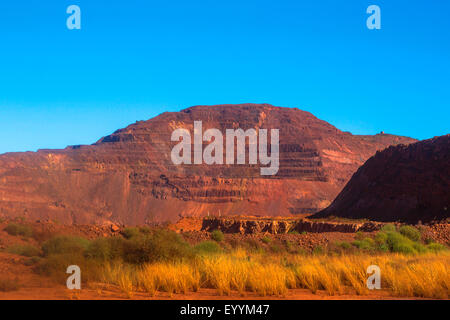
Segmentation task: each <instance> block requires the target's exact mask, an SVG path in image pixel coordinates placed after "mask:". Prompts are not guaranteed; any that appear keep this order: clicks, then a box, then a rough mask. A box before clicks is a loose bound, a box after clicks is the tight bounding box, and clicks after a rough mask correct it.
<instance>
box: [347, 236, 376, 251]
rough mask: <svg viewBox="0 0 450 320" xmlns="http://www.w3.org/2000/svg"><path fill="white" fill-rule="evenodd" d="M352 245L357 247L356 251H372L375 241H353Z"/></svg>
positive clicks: (366, 239)
mask: <svg viewBox="0 0 450 320" xmlns="http://www.w3.org/2000/svg"><path fill="white" fill-rule="evenodd" d="M352 244H353V245H354V246H355V247H357V248H358V249H361V250H368V251H370V250H373V249H374V247H375V246H374V245H375V241H374V240H373V239H371V238H364V239H363V240H355V241H353V242H352Z"/></svg>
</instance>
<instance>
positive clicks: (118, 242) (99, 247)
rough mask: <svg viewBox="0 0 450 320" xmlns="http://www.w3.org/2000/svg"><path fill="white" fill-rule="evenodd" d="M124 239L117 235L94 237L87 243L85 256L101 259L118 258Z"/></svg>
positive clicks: (121, 251)
mask: <svg viewBox="0 0 450 320" xmlns="http://www.w3.org/2000/svg"><path fill="white" fill-rule="evenodd" d="M125 241H126V240H124V239H122V238H119V237H113V238H99V239H96V240H94V241H92V242H91V243H90V244H89V246H88V248H87V250H86V251H85V256H86V257H87V258H90V259H96V260H101V261H110V260H116V259H119V258H121V257H122V255H123V246H124V242H125Z"/></svg>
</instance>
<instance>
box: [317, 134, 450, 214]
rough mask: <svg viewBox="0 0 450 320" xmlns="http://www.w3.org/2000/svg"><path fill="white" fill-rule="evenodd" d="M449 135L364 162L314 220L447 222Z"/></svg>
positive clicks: (402, 147)
mask: <svg viewBox="0 0 450 320" xmlns="http://www.w3.org/2000/svg"><path fill="white" fill-rule="evenodd" d="M449 191H450V135H446V136H442V137H438V138H434V139H430V140H425V141H420V142H417V143H414V144H410V145H408V146H406V145H400V146H395V147H390V148H388V149H386V150H384V151H382V152H378V153H377V154H376V155H375V156H374V157H372V158H370V159H369V160H368V161H367V162H366V163H365V164H364V165H363V166H362V167H361V168H360V169H359V170H358V171H357V172H356V173H355V174H354V176H353V177H352V179H351V180H350V182H349V183H348V184H347V185H346V186H345V188H344V189H343V190H342V192H341V193H340V194H339V196H338V197H337V198H336V200H335V201H334V202H333V203H332V204H331V206H329V207H328V208H326V209H325V210H323V211H322V212H319V213H318V214H316V215H315V217H326V216H340V217H347V218H368V219H371V220H378V221H402V222H409V223H417V222H418V221H422V222H430V221H433V220H442V219H446V218H448V217H449V212H450V192H449Z"/></svg>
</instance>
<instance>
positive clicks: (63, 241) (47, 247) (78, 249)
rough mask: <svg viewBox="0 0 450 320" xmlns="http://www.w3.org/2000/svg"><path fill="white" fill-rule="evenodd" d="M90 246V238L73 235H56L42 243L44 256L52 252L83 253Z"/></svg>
mask: <svg viewBox="0 0 450 320" xmlns="http://www.w3.org/2000/svg"><path fill="white" fill-rule="evenodd" d="M88 247H89V240H86V239H84V238H80V237H72V236H56V237H54V238H52V239H50V240H47V241H46V242H44V244H43V245H42V251H43V252H44V256H49V255H52V254H65V253H71V254H76V253H79V254H83V253H84V251H85V250H86V249H87V248H88Z"/></svg>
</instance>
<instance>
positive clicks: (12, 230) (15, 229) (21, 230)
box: [3, 223, 33, 237]
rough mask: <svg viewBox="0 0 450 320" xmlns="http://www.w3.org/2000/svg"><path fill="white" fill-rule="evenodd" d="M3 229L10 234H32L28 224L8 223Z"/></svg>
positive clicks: (27, 235) (26, 235)
mask: <svg viewBox="0 0 450 320" xmlns="http://www.w3.org/2000/svg"><path fill="white" fill-rule="evenodd" d="M3 230H5V231H6V232H7V233H8V234H10V235H12V236H22V237H31V236H32V235H33V229H32V228H31V227H30V226H27V225H24V224H20V223H10V224H8V225H7V226H6V227H5V229H3Z"/></svg>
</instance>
